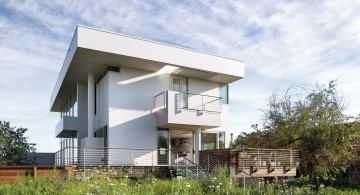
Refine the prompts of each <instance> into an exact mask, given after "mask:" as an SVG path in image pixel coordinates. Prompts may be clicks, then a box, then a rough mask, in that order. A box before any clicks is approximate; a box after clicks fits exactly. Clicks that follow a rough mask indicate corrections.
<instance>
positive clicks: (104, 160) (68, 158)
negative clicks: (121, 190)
mask: <svg viewBox="0 0 360 195" xmlns="http://www.w3.org/2000/svg"><path fill="white" fill-rule="evenodd" d="M168 154H169V151H168V149H159V150H156V149H135V148H104V147H67V148H65V149H62V150H60V151H58V152H56V153H55V163H56V165H60V166H68V165H73V166H84V167H85V166H159V165H169V155H168Z"/></svg>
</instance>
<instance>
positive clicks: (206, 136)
mask: <svg viewBox="0 0 360 195" xmlns="http://www.w3.org/2000/svg"><path fill="white" fill-rule="evenodd" d="M215 148H216V133H201V150H213V149H215Z"/></svg>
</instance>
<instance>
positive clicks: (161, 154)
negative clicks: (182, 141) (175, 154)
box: [157, 129, 169, 165]
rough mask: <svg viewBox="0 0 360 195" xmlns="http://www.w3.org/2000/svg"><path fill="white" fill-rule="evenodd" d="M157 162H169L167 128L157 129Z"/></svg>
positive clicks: (165, 163) (162, 163)
mask: <svg viewBox="0 0 360 195" xmlns="http://www.w3.org/2000/svg"><path fill="white" fill-rule="evenodd" d="M157 154H158V164H159V165H167V164H168V163H169V130H167V129H159V130H158V153H157Z"/></svg>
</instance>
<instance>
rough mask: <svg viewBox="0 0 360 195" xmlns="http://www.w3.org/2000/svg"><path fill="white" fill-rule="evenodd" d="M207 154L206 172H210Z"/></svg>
mask: <svg viewBox="0 0 360 195" xmlns="http://www.w3.org/2000/svg"><path fill="white" fill-rule="evenodd" d="M209 166H210V165H209V153H208V154H207V171H208V172H210V167H209Z"/></svg>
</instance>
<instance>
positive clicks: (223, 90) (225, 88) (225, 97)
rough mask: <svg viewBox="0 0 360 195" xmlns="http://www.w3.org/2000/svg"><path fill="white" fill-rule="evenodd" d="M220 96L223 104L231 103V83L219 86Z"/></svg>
mask: <svg viewBox="0 0 360 195" xmlns="http://www.w3.org/2000/svg"><path fill="white" fill-rule="evenodd" d="M219 93H220V94H219V96H220V97H221V103H222V104H229V85H224V84H221V85H220V87H219Z"/></svg>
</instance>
